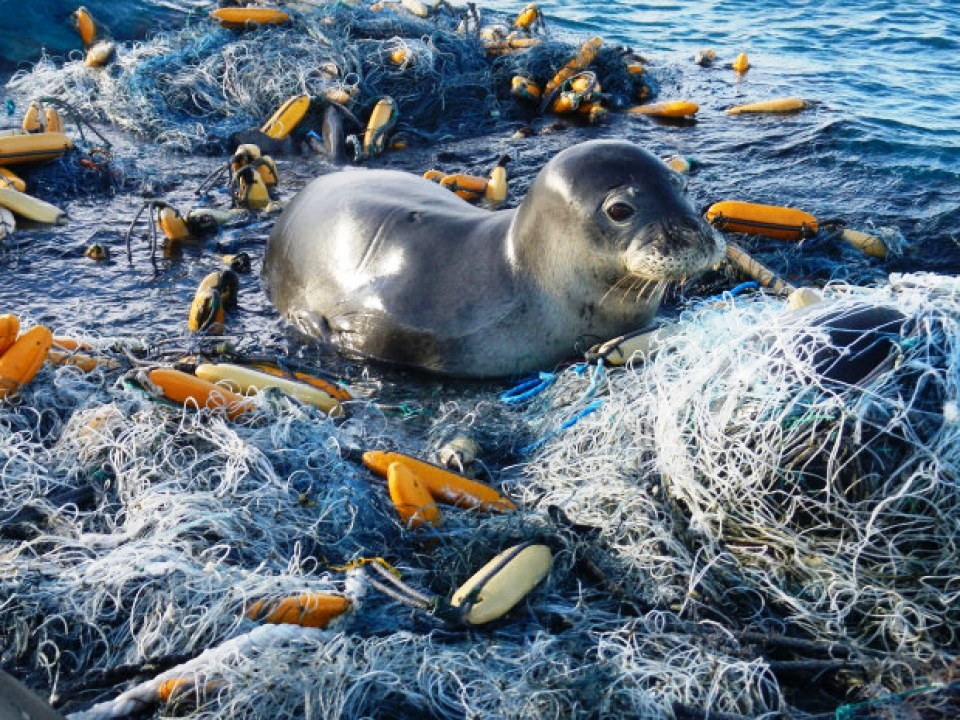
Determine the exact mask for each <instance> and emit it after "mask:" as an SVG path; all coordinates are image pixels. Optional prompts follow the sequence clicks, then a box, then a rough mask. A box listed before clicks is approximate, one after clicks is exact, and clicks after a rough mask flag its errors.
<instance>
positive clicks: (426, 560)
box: [0, 276, 960, 718]
mask: <svg viewBox="0 0 960 720" xmlns="http://www.w3.org/2000/svg"><path fill="white" fill-rule="evenodd" d="M825 296H826V300H825V302H824V303H822V304H821V305H815V306H813V308H811V309H808V310H807V311H805V312H803V313H800V314H796V313H794V314H791V313H788V312H786V311H785V310H784V308H783V305H782V303H781V302H779V301H776V300H773V299H765V298H763V297H756V298H745V297H738V298H727V299H726V300H721V301H719V302H715V303H713V304H707V305H704V306H701V307H698V308H693V309H690V310H688V311H686V312H684V314H683V315H682V316H681V317H680V319H679V321H678V322H677V323H676V326H675V328H674V332H673V334H671V335H670V336H669V339H668V340H666V341H665V345H664V347H663V348H662V349H661V350H660V353H659V354H658V355H657V356H656V358H654V359H651V360H649V361H648V362H647V363H645V364H642V363H640V362H636V363H635V364H633V365H631V366H628V367H626V368H621V369H610V368H608V369H604V368H602V367H599V368H598V367H591V366H583V365H578V366H574V367H571V368H569V369H567V370H564V371H562V372H560V373H558V374H557V375H556V377H555V380H554V381H553V382H552V384H549V385H548V386H546V389H545V390H544V391H543V392H542V393H540V394H539V395H532V396H531V397H530V398H529V399H528V400H527V402H526V404H524V403H519V404H517V405H512V406H505V405H503V404H502V403H499V401H497V400H495V399H493V398H491V393H490V390H489V388H487V387H486V386H482V385H479V384H478V385H475V386H470V389H469V390H466V391H464V390H463V389H460V390H456V391H449V392H446V393H440V394H438V395H436V396H434V397H427V398H424V399H423V400H422V401H420V402H415V401H413V402H411V401H408V402H407V404H406V405H405V411H404V412H403V413H398V412H397V411H396V402H395V400H396V398H391V397H390V393H391V389H390V388H389V386H388V385H386V384H381V385H378V384H377V383H372V382H369V381H366V384H364V382H358V383H357V385H356V388H355V394H356V395H357V396H358V398H357V399H356V400H353V401H350V402H348V403H347V404H346V409H347V414H346V417H345V418H342V419H336V420H334V419H330V418H327V417H326V416H324V414H323V413H321V412H320V411H319V410H317V409H315V408H313V407H311V406H306V405H301V404H299V403H298V402H296V401H294V400H292V399H289V398H287V397H285V396H283V395H279V394H274V393H269V392H268V393H264V394H261V395H260V396H257V399H256V400H255V404H256V411H255V412H252V413H249V414H247V415H245V416H244V417H242V418H240V419H238V420H235V421H228V420H227V419H226V418H225V417H224V416H223V415H222V414H218V413H217V412H214V411H209V410H202V411H199V412H198V411H195V410H190V409H186V410H185V409H183V408H180V407H174V406H171V405H169V404H168V403H162V402H158V401H156V400H155V399H153V398H152V397H150V396H148V395H147V394H145V393H144V392H143V390H142V389H141V387H140V385H138V384H137V383H135V382H132V380H133V379H134V376H131V375H129V374H126V375H124V374H122V373H121V371H120V370H110V369H106V368H100V369H97V370H95V371H93V372H90V373H82V372H80V371H79V370H78V369H77V368H74V367H69V366H59V367H53V366H49V365H48V366H46V367H45V368H44V369H43V370H41V372H40V374H39V375H38V377H37V378H36V379H35V380H34V381H33V382H32V383H30V384H29V385H28V386H26V387H25V388H24V389H23V390H22V391H21V392H20V393H19V394H18V395H17V396H14V397H11V398H8V399H7V400H5V401H3V403H2V405H0V508H3V515H2V517H0V534H2V535H0V542H2V546H0V608H2V613H3V617H4V622H3V623H2V625H0V647H2V655H0V662H2V664H3V666H4V668H5V669H7V670H9V671H10V672H13V673H14V674H16V675H19V676H21V677H26V678H29V679H31V684H32V685H34V686H35V687H46V688H49V689H50V696H51V697H52V698H54V700H55V701H56V702H57V703H58V704H59V705H61V706H62V707H63V708H64V710H65V711H74V712H77V713H80V714H78V715H77V717H86V718H93V717H124V716H127V715H129V714H130V713H131V712H133V711H134V710H136V711H137V712H143V711H146V712H160V713H162V714H166V713H170V712H174V713H178V714H187V715H189V716H192V717H277V716H297V717H360V716H374V715H381V716H382V715H389V716H391V717H393V716H396V717H423V716H431V717H464V716H474V717H476V716H498V717H517V718H519V717H531V716H550V717H560V716H562V717H604V716H629V717H678V718H680V717H703V716H704V713H706V712H713V713H717V712H725V713H732V714H734V715H735V716H742V717H760V716H763V715H765V714H771V715H772V714H775V713H778V712H782V711H785V710H787V709H789V708H790V707H792V706H794V707H795V706H800V707H803V708H808V709H809V708H811V707H812V705H815V704H816V702H815V700H816V699H811V698H810V697H809V696H808V695H809V693H807V694H806V695H807V696H805V695H804V693H803V689H804V688H806V687H807V685H806V683H807V682H809V681H810V678H811V677H818V678H821V680H819V681H818V682H819V683H820V684H821V685H823V686H824V687H825V688H826V689H825V690H823V691H822V692H823V693H824V694H825V695H826V696H827V699H826V700H823V698H820V700H823V702H822V703H821V705H820V707H824V706H826V707H829V708H830V709H831V710H832V709H833V708H835V707H837V705H839V704H841V701H842V700H843V699H844V698H849V697H852V698H855V699H858V700H859V701H862V702H866V701H870V700H873V699H876V698H881V697H885V696H888V695H889V694H890V693H902V692H904V691H906V690H909V689H911V688H915V687H917V686H919V685H923V684H928V683H931V682H934V683H935V682H944V681H947V680H949V679H951V677H950V672H951V671H950V663H951V662H952V660H953V658H954V657H955V655H956V651H957V638H956V635H955V628H956V627H957V624H958V620H960V618H958V617H957V613H958V610H957V603H956V593H957V589H956V582H957V581H956V578H957V577H958V576H960V573H958V563H960V558H958V555H957V549H956V548H957V541H958V538H957V534H958V533H960V522H958V520H960V517H958V514H960V507H958V502H957V474H956V473H957V463H958V457H957V452H958V451H957V449H956V448H957V447H958V442H957V439H958V438H957V433H958V430H957V427H958V425H957V423H958V417H960V414H958V411H957V407H956V397H957V383H958V372H960V370H958V368H960V362H958V355H957V354H958V339H960V334H958V318H960V286H958V285H957V284H956V281H955V280H953V279H950V278H936V277H928V276H903V277H895V278H893V280H892V282H891V283H890V284H888V285H887V286H885V287H882V288H875V289H863V288H852V287H846V286H834V287H832V288H827V290H826V292H825ZM864 307H869V308H875V307H884V308H887V309H889V310H891V312H892V314H891V315H889V316H885V317H887V318H888V319H889V318H890V317H892V318H894V321H893V323H892V325H891V324H890V323H887V325H889V327H888V326H887V325H885V326H884V328H883V330H882V332H880V333H875V332H871V331H867V332H866V335H865V336H866V337H867V338H868V339H869V340H870V342H869V343H867V344H866V345H863V346H857V345H855V344H853V345H851V343H849V342H846V343H843V342H841V340H843V339H844V338H845V337H846V336H842V335H836V334H834V335H831V334H830V329H831V328H833V329H835V328H836V327H837V326H838V321H837V318H845V317H851V316H856V315H857V313H859V312H862V310H863V308H864ZM22 320H23V323H24V325H25V326H26V325H29V324H31V323H30V322H29V319H22ZM840 325H842V323H840ZM838 338H839V339H838ZM87 340H89V341H90V342H92V343H94V344H95V345H97V346H98V347H100V348H106V347H108V346H114V347H115V346H116V345H117V344H118V341H117V339H115V338H103V339H101V340H100V341H97V339H96V338H89V339H87ZM170 340H171V339H170V338H166V339H164V340H163V341H164V342H165V343H168V344H169V342H170ZM840 345H844V346H845V347H848V348H849V347H853V348H854V352H853V355H852V364H847V365H843V364H842V363H841V364H840V365H838V364H837V363H838V361H846V360H850V359H851V357H850V353H848V354H846V355H845V354H844V353H843V352H842V351H841V350H839V346H840ZM147 347H149V346H148V345H147V346H145V345H144V344H143V343H134V344H128V345H127V348H128V352H134V353H139V354H143V353H144V352H147V350H145V348H147ZM877 347H879V348H880V349H881V350H882V352H879V353H876V354H874V353H873V351H874V350H875V349H876V348H877ZM168 351H171V352H172V350H168ZM863 358H868V359H869V362H868V363H866V364H867V365H870V367H868V368H866V369H864V368H863V367H861V366H862V365H863V363H861V362H860V360H862V359H863ZM838 368H839V369H838ZM854 371H857V373H859V374H857V375H856V377H853V376H852V375H851V374H850V373H853V372H854ZM851 379H855V380H856V382H855V383H851V382H850V380H851ZM453 433H468V434H471V435H473V436H474V437H477V438H481V439H482V442H483V450H484V453H483V457H484V459H485V460H486V463H485V464H483V465H481V467H480V469H479V470H477V475H478V477H479V478H480V479H482V480H485V481H487V482H490V483H491V484H493V485H495V486H498V487H502V488H504V489H505V490H506V491H507V492H508V493H509V495H510V497H512V498H513V499H514V501H515V502H516V503H517V505H518V507H519V509H518V510H517V512H512V513H504V514H494V515H490V514H484V513H481V512H478V511H469V510H461V509H455V508H449V507H446V506H445V507H444V508H443V513H442V514H443V518H442V523H441V524H440V525H439V526H438V527H427V528H420V529H418V530H409V529H406V528H404V527H402V526H401V524H400V522H399V520H398V518H397V515H396V512H395V511H394V509H393V507H392V506H391V504H390V501H389V499H388V496H387V493H386V488H385V483H384V481H383V480H382V479H380V478H378V477H376V476H375V475H373V474H372V473H371V472H369V471H368V470H366V469H365V468H364V467H363V466H362V465H361V464H360V463H359V462H358V461H357V459H358V457H359V454H360V451H361V450H366V449H373V448H383V449H391V450H392V449H399V450H401V451H405V452H410V453H411V454H414V455H418V456H421V457H426V458H432V457H434V454H435V451H436V450H437V449H438V448H439V446H440V445H441V444H442V443H443V442H446V441H447V440H448V439H449V438H450V436H451V435H452V434H453ZM517 460H522V462H517ZM508 462H509V463H511V464H508V465H504V463H508ZM525 541H533V542H537V543H544V544H546V545H548V546H549V547H550V548H551V549H552V551H553V554H554V565H553V569H552V571H551V573H550V575H549V577H548V579H547V580H546V582H545V583H543V584H541V585H540V586H539V587H538V588H537V589H536V590H535V591H534V592H533V593H532V594H531V595H530V596H528V598H527V599H526V600H525V601H524V602H523V603H521V605H520V606H518V607H517V608H516V609H515V610H514V611H513V612H512V613H511V614H510V615H509V616H507V617H506V618H504V619H503V620H501V621H498V622H496V623H493V624H491V625H488V626H481V627H466V628H465V627H463V626H460V625H457V624H456V623H452V622H450V621H449V620H448V619H446V617H445V616H444V615H442V614H438V615H434V614H432V613H429V612H424V611H421V610H417V609H415V608H412V607H410V606H408V605H407V604H405V603H403V602H401V598H399V597H396V596H394V595H392V594H384V593H383V592H381V591H380V589H379V588H378V587H377V586H376V584H375V583H372V581H371V575H370V571H369V569H367V565H368V564H369V562H370V561H371V560H373V559H375V558H380V559H382V561H385V562H387V563H389V564H390V565H392V566H393V567H394V568H395V569H396V571H397V572H398V574H399V575H400V576H401V577H402V579H403V581H404V582H405V583H407V584H408V585H409V586H410V587H412V588H415V589H417V590H418V591H419V592H421V593H425V594H426V596H428V597H431V596H438V597H449V596H450V595H451V594H452V593H453V591H454V590H455V589H456V588H457V587H458V586H459V585H460V584H461V583H463V582H464V580H465V579H466V578H467V577H469V576H470V575H471V574H473V573H474V572H476V571H477V570H478V569H479V568H480V567H481V566H482V565H483V564H484V563H486V562H487V561H488V560H489V559H490V558H491V557H493V556H494V555H496V554H497V553H499V552H500V551H502V550H503V549H504V548H506V547H509V546H511V545H515V544H517V543H520V542H525ZM308 592H313V593H334V594H342V595H345V596H346V597H348V598H350V599H351V601H352V608H351V610H350V611H349V612H348V613H347V614H346V615H344V616H343V617H342V618H339V619H338V620H336V621H335V622H334V624H333V625H331V626H330V627H329V628H328V629H317V628H301V627H297V626H291V625H261V624H259V622H257V621H255V620H253V619H251V617H250V614H249V608H250V607H251V603H253V602H255V601H258V600H263V599H272V598H281V597H286V596H289V595H291V594H300V593H308ZM823 677H829V679H830V680H829V682H825V681H824V680H823V679H822V678H823ZM166 681H176V682H183V683H184V686H183V687H184V690H183V692H181V693H179V694H176V695H174V696H170V698H169V699H170V702H169V704H166V705H164V704H163V703H162V702H160V699H159V698H158V696H157V692H158V688H159V687H160V686H161V685H162V684H163V683H164V682H166ZM265 688H269V692H265V691H264V689H265ZM949 697H952V696H948V700H949ZM138 698H139V699H138ZM941 700H942V698H941ZM941 700H938V702H941ZM831 703H832V704H831ZM852 716H856V715H852Z"/></svg>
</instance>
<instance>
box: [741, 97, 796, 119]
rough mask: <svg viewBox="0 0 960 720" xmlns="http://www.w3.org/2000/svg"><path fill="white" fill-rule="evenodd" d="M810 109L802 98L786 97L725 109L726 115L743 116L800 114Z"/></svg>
mask: <svg viewBox="0 0 960 720" xmlns="http://www.w3.org/2000/svg"><path fill="white" fill-rule="evenodd" d="M808 107H810V103H808V102H807V101H806V100H804V99H803V98H798V97H788V98H778V99H776V100H764V101H762V102H755V103H748V104H746V105H735V106H734V107H732V108H727V115H744V114H747V113H792V112H800V111H801V110H805V109H806V108H808Z"/></svg>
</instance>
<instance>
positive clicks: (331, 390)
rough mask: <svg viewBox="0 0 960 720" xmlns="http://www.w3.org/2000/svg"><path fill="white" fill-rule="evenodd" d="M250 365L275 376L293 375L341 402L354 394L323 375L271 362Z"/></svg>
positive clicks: (349, 398)
mask: <svg viewBox="0 0 960 720" xmlns="http://www.w3.org/2000/svg"><path fill="white" fill-rule="evenodd" d="M250 367H252V368H254V369H255V370H259V371H260V372H263V373H266V374H267V375H273V376H274V377H291V376H292V377H293V378H294V379H296V380H299V381H300V382H304V383H307V385H312V386H313V387H315V388H317V389H318V390H323V391H324V392H325V393H327V394H328V395H330V396H331V397H333V398H335V399H337V400H340V401H341V402H346V401H347V400H352V399H353V396H352V395H351V394H350V392H349V391H348V390H347V389H346V388H345V387H342V386H340V385H337V384H336V383H334V382H332V381H331V380H326V379H324V378H322V377H318V376H316V375H311V374H310V373H305V372H299V371H296V370H294V371H293V372H289V371H287V370H284V369H282V368H280V367H277V366H276V365H270V364H269V363H253V364H252V365H251V366H250Z"/></svg>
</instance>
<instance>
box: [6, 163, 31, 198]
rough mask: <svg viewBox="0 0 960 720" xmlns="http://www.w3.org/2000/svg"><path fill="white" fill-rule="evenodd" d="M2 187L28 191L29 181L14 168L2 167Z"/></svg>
mask: <svg viewBox="0 0 960 720" xmlns="http://www.w3.org/2000/svg"><path fill="white" fill-rule="evenodd" d="M0 188H6V189H7V190H16V191H17V192H26V191H27V183H26V182H25V181H24V180H23V178H21V177H20V176H19V175H17V174H16V173H15V172H14V171H13V170H10V169H9V168H5V167H0Z"/></svg>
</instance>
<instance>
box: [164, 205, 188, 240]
mask: <svg viewBox="0 0 960 720" xmlns="http://www.w3.org/2000/svg"><path fill="white" fill-rule="evenodd" d="M157 225H159V226H160V231H161V232H162V233H163V234H164V235H165V236H166V238H167V239H168V240H174V241H176V240H186V239H187V238H188V237H190V229H189V228H188V227H187V223H186V221H185V220H184V219H183V216H182V215H181V214H180V212H179V211H178V210H177V209H176V208H175V207H172V206H170V205H166V206H164V207H162V208H160V212H158V213H157Z"/></svg>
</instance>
